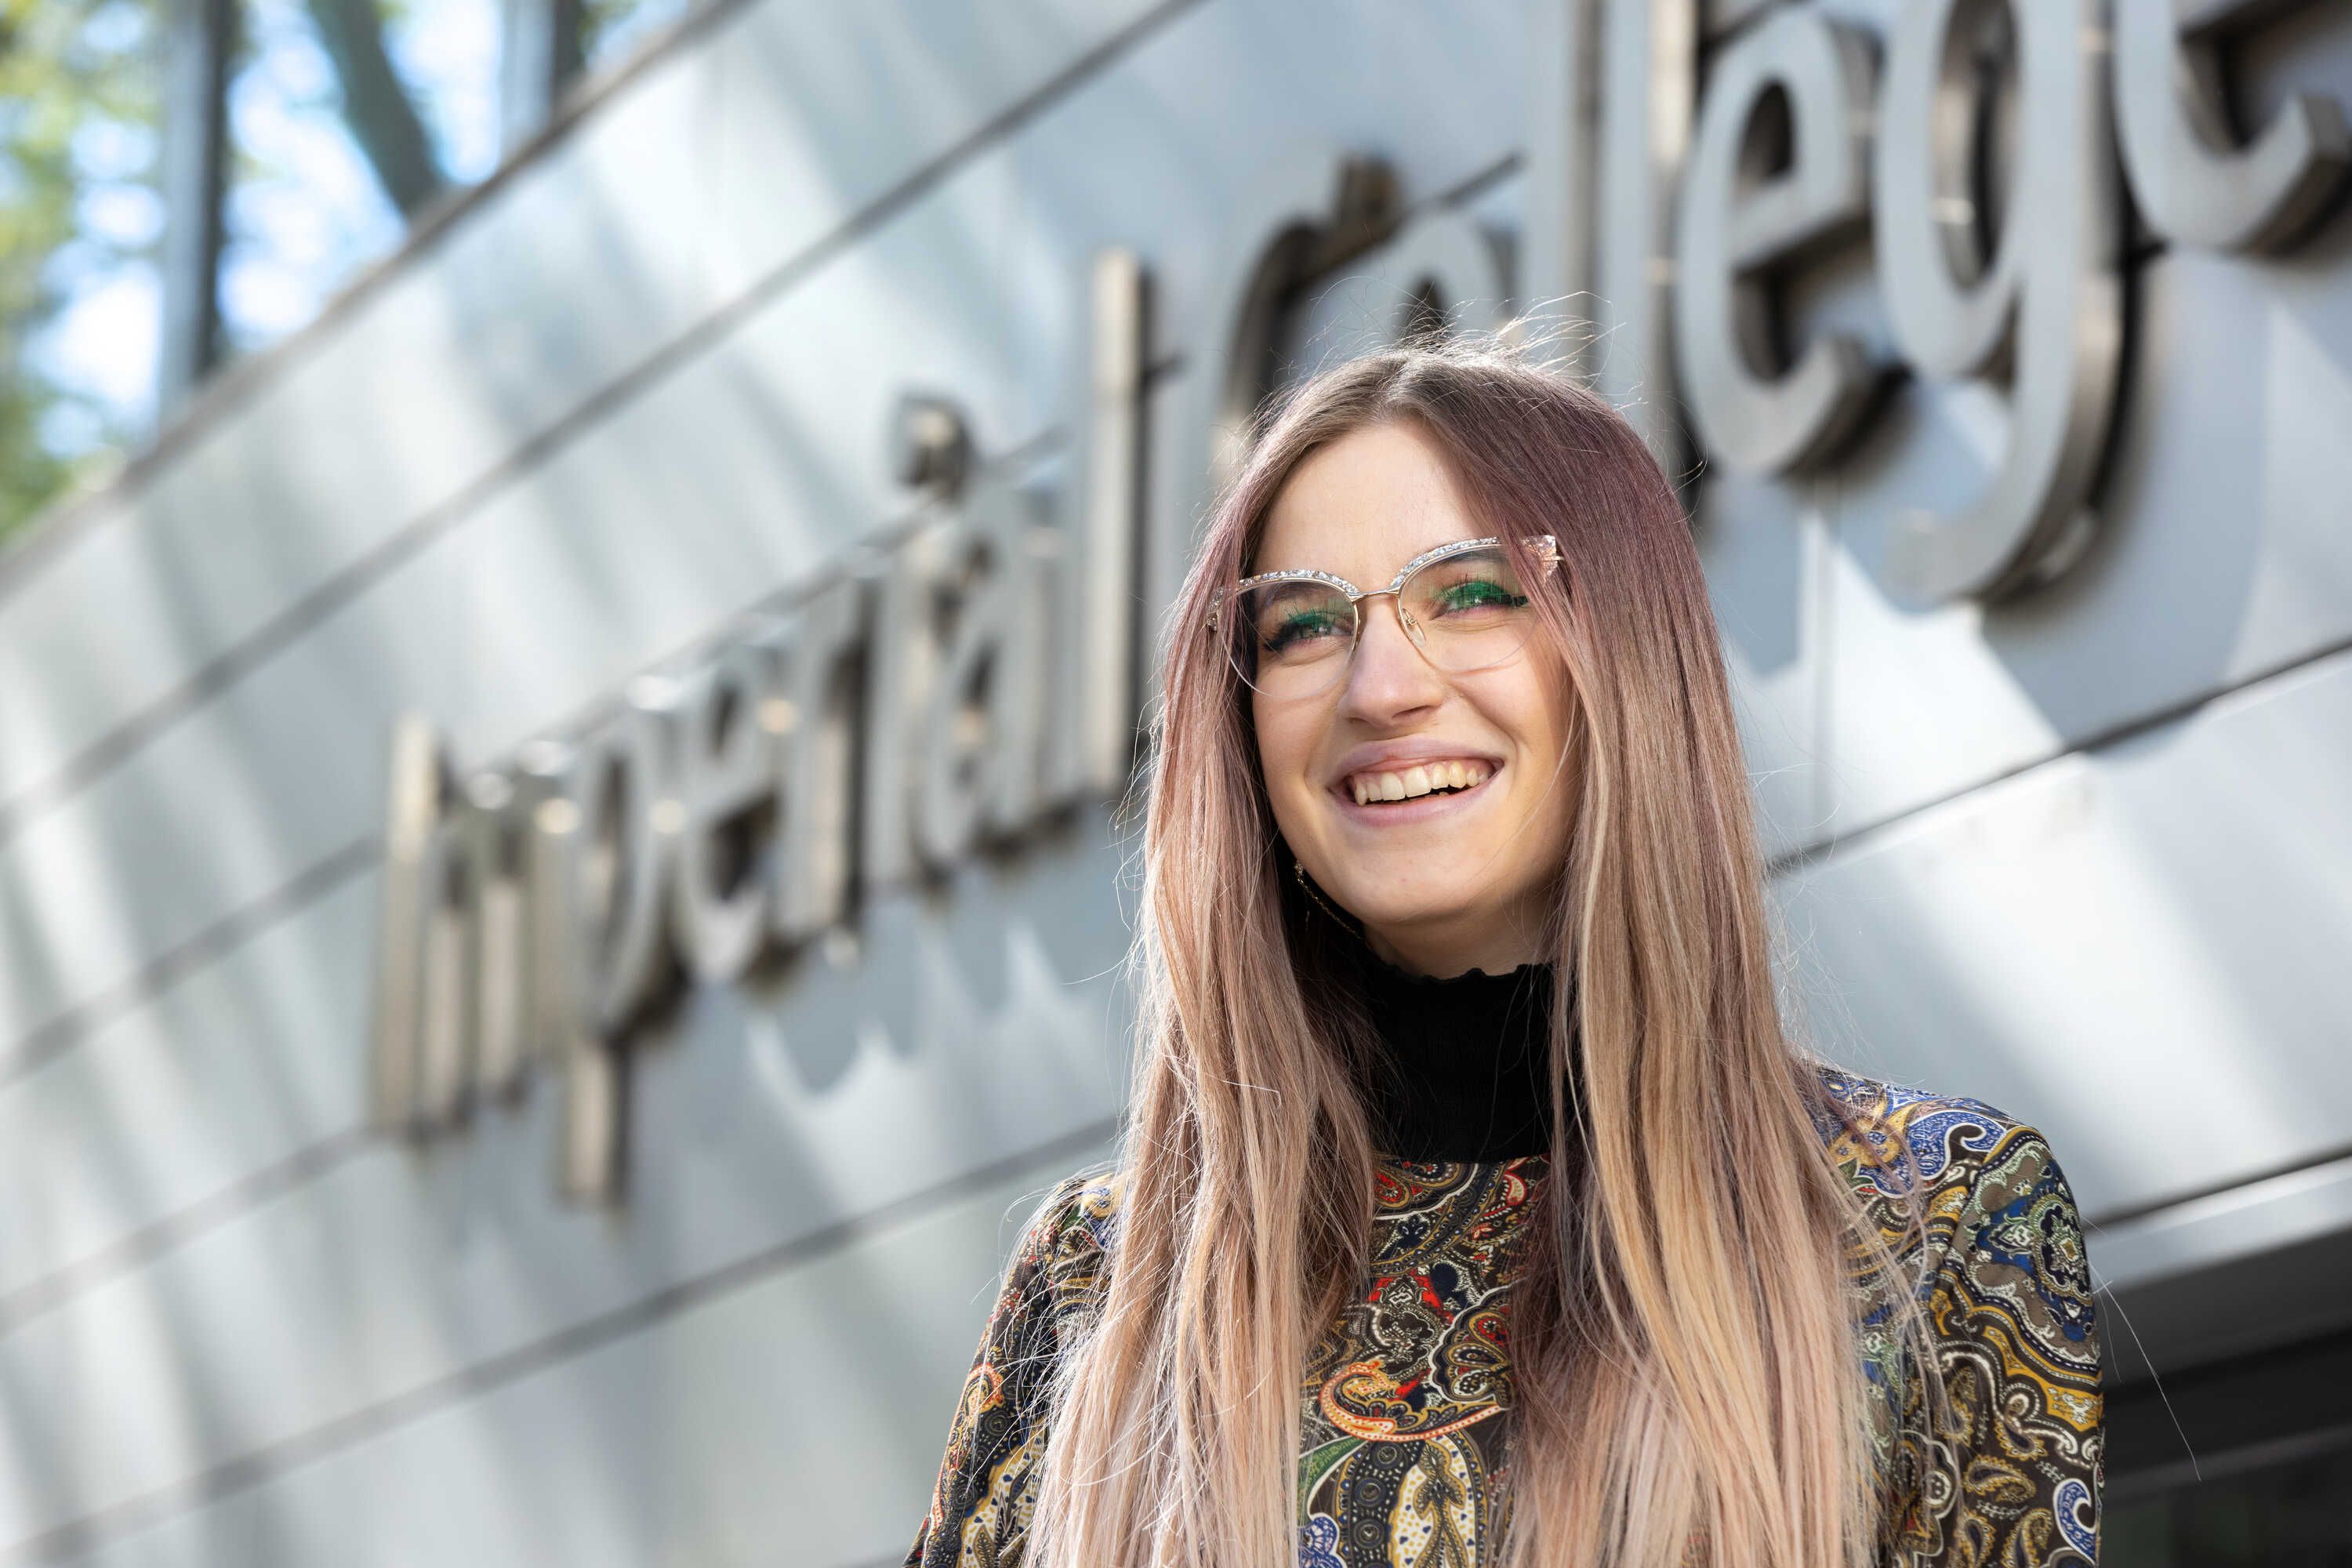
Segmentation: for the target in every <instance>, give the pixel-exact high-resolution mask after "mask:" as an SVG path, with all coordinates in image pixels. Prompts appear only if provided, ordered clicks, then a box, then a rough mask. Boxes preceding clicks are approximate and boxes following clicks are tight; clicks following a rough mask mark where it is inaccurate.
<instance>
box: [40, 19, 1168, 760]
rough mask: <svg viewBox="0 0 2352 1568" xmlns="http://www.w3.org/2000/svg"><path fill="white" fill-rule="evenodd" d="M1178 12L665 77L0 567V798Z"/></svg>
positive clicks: (850, 28) (648, 83)
mask: <svg viewBox="0 0 2352 1568" xmlns="http://www.w3.org/2000/svg"><path fill="white" fill-rule="evenodd" d="M1170 9H1174V10H1181V5H1178V6H1175V7H1172V8H1171V7H1169V6H1168V5H1165V4H1164V3H1163V4H1161V5H1157V6H1155V5H1153V4H1151V3H1150V0H1115V3H1112V4H1102V3H1100V0H1013V3H1011V4H995V5H987V6H984V7H974V6H971V5H962V4H959V3H958V0H894V3H893V4H891V5H880V6H877V5H852V6H838V5H810V4H802V3H799V0H790V3H782V0H769V3H766V4H759V5H743V6H740V8H739V9H738V10H737V12H736V13H735V14H734V15H732V16H729V17H726V18H724V19H722V21H721V22H720V23H719V25H718V26H714V27H712V28H710V29H709V30H708V31H707V32H705V33H704V34H703V35H702V36H701V37H698V38H697V39H695V40H694V41H693V43H692V46H691V47H688V48H686V49H683V50H679V51H677V52H675V53H673V54H672V55H670V56H668V57H666V58H663V59H661V60H659V61H657V62H656V63H655V65H654V66H653V68H651V69H649V70H647V71H646V72H644V73H642V74H640V75H639V76H638V77H637V78H635V79H634V80H632V81H631V82H630V84H629V86H628V89H627V90H626V91H625V92H624V93H622V94H619V95H618V96H616V97H615V98H614V100H612V101H610V102H608V103H606V104H604V105H601V106H600V107H599V108H598V109H597V110H594V111H593V112H592V113H591V114H590V115H589V116H588V117H587V118H586V119H585V120H583V121H581V122H580V123H579V125H578V126H577V127H576V128H575V129H574V130H573V131H572V132H571V133H569V134H568V135H566V136H565V137H564V138H563V139H562V142H559V143H558V144H557V145H556V146H554V147H553V148H551V150H550V151H549V154H548V155H547V156H545V157H543V158H541V159H540V160H538V161H536V162H534V163H530V164H528V165H525V166H524V167H522V168H521V169H520V170H519V171H517V172H516V174H514V175H513V176H512V177H511V178H509V180H508V181H506V182H505V184H503V186H502V187H501V189H500V190H499V192H498V193H497V195H496V197H495V199H494V200H493V201H491V202H490V203H489V204H488V205H486V206H485V207H484V208H483V209H481V210H479V211H478V212H475V213H472V214H469V215H467V216H466V217H465V218H464V219H463V220H462V221H460V222H459V223H458V224H457V225H456V226H454V227H453V228H452V229H451V230H450V231H448V232H447V233H446V234H444V235H442V236H441V237H438V238H436V240H435V242H434V243H433V245H432V246H431V247H430V249H429V251H428V253H427V254H426V255H425V256H423V257H419V258H413V259H412V260H411V261H410V262H409V263H408V264H407V265H405V266H404V267H402V268H400V269H398V270H397V271H395V272H394V273H393V274H392V275H391V276H390V277H389V278H387V279H385V280H384V282H383V284H382V285H381V286H380V287H378V288H376V289H373V291H372V292H371V293H370V295H369V296H368V299H367V300H366V303H365V306H364V307H363V308H362V309H361V310H355V311H352V312H351V313H349V314H348V315H346V316H344V317H342V318H341V319H340V320H338V321H334V322H333V323H331V325H330V326H329V327H328V329H327V330H326V331H322V332H320V333H319V334H318V335H316V336H315V337H312V338H310V339H308V340H306V341H305V342H303V343H302V344H301V345H300V346H299V349H298V350H297V351H296V352H295V353H292V354H290V355H289V356H287V360H286V363H283V364H281V365H278V366H276V367H273V369H272V370H271V372H270V374H268V377H267V378H266V379H265V381H264V383H263V384H261V385H259V386H258V387H257V388H255V389H254V391H253V392H252V393H251V394H250V395H248V396H247V397H244V398H242V399H241V400H240V402H239V405H238V406H237V407H236V409H234V410H232V411H227V412H226V415H225V416H224V417H221V418H220V419H218V420H216V421H215V422H214V423H213V424H212V425H211V426H209V427H208V428H207V429H206V431H205V434H204V435H203V436H202V437H200V438H199V439H198V440H197V441H196V442H195V443H194V445H193V446H192V447H189V448H186V449H184V450H183V451H182V452H181V453H180V454H178V456H177V457H176V458H175V460H174V461H173V463H172V464H171V465H170V466H169V468H166V469H165V470H164V471H163V472H162V473H161V474H159V475H157V476H156V479H155V481H154V482H152V483H151V484H145V485H142V486H141V487H138V488H137V489H134V490H133V491H131V492H130V493H128V494H122V495H117V496H114V497H110V498H109V499H108V500H105V501H104V502H102V503H101V507H100V510H103V511H104V512H106V513H108V514H109V515H108V516H106V517H104V518H92V519H90V520H89V521H88V522H86V523H83V524H81V525H79V526H78V527H77V528H76V530H75V531H74V535H73V539H72V542H71V543H70V545H69V546H68V548H66V549H64V550H62V551H60V552H56V553H55V554H54V555H51V556H49V557H47V558H46V559H44V560H43V562H42V563H41V564H40V566H39V567H38V568H37V570H35V571H32V572H28V573H25V574H22V576H21V580H20V578H19V576H18V574H15V573H13V572H12V571H9V570H7V569H0V689H6V690H9V691H12V692H23V693H27V694H32V693H37V694H39V695H38V698H37V700H34V699H32V698H31V697H30V696H29V695H28V697H27V698H26V700H18V701H14V702H10V703H6V704H0V802H6V801H11V800H14V799H16V797H17V796H18V795H19V794H20V792H22V791H24V790H25V789H26V788H27V787H28V786H31V785H34V784H37V783H38V782H39V781H41V780H43V779H45V778H47V777H49V776H50V775H52V774H53V773H55V772H56V771H57V770H58V768H59V767H61V766H63V765H65V764H67V763H68V762H69V761H70V760H71V759H72V758H74V757H75V756H76V755H77V754H78V753H79V752H81V751H83V749H84V748H86V747H88V746H89V745H90V744H91V743H92V742H96V741H99V740H100V739H101V738H103V737H104V736H105V735H106V734H107V733H108V732H109V731H112V730H113V729H115V728H116V727H117V726H119V725H121V724H122V723H124V722H126V721H131V720H132V719H133V718H134V717H135V716H136V715H138V714H139V713H141V712H142V710H146V709H148V708H149V707H150V706H151V705H152V704H154V703H156V702H157V701H159V700H163V699H166V698H167V697H168V696H169V694H170V693H171V692H172V691H173V689H175V688H176V687H178V686H180V685H181V684H182V683H184V682H185V681H187V680H188V679H191V678H192V677H194V676H195V675H197V674H198V673H199V672H201V671H202V670H204V669H205V668H206V666H207V665H208V664H209V663H210V662H211V661H213V660H215V659H217V658H221V657H222V656H224V655H225V654H227V653H229V652H231V651H232V650H234V649H235V648H236V647H237V645H238V644H239V643H240V642H241V641H243V640H244V639H246V638H248V637H252V636H254V635H255V634H256V633H257V632H258V631H260V630H262V629H264V628H266V627H268V626H269V625H270V624H271V623H272V621H273V620H274V619H275V618H276V617H278V616H283V615H284V614H285V613H286V612H287V611H288V610H289V607H291V606H293V605H297V604H299V602H300V600H301V599H302V598H303V596H304V595H308V594H311V593H314V592H317V591H319V590H320V588H321V587H322V586H323V585H325V584H330V583H331V582H333V581H334V580H335V579H336V578H337V577H338V575H339V574H342V573H345V572H348V571H349V570H351V569H352V567H353V566H354V565H355V564H356V563H360V562H362V560H364V559H365V557H366V556H367V555H368V554H369V552H372V551H375V550H379V549H382V548H384V547H385V546H386V544H387V542H389V541H390V540H391V539H392V538H393V536H394V535H395V534H396V533H397V532H398V531H400V530H402V529H404V528H408V527H414V526H415V525H416V524H417V523H418V522H419V521H420V520H423V519H427V518H430V517H431V516H433V515H435V513H436V510H437V509H443V508H448V507H451V506H455V507H457V508H458V509H459V510H471V509H472V508H474V507H475V506H477V505H478V490H479V488H480V487H481V486H482V485H483V484H485V483H487V482H494V481H495V476H496V475H498V474H499V472H501V471H503V470H504V469H505V468H508V467H509V466H510V465H511V464H512V463H513V462H514V461H515V459H516V457H517V454H518V451H519V450H520V449H525V448H527V447H528V445H529V444H530V443H531V442H533V441H535V440H541V439H545V438H547V437H548V436H549V435H550V434H551V432H556V431H560V430H562V428H564V427H565V426H567V424H568V423H570V422H573V421H576V420H577V419H578V418H580V417H581V416H582V411H583V408H587V407H593V401H592V400H593V398H594V397H595V396H596V395H598V394H599V393H600V392H602V391H604V389H606V388H608V387H610V386H611V385H612V384H614V383H615V382H616V381H619V380H622V379H624V378H625V377H627V376H629V375H631V374H639V373H641V371H642V368H643V367H644V366H646V364H647V363H649V361H651V360H652V359H653V358H654V357H655V356H656V355H659V354H662V353H667V352H674V351H672V350H671V349H670V345H672V344H675V343H677V342H679V341H680V340H681V339H682V338H685V337H687V336H688V335H690V334H692V333H694V332H696V331H707V323H709V321H711V319H712V315H713V312H714V311H717V310H723V309H740V305H741V303H742V302H743V301H744V300H746V299H747V298H748V297H749V296H750V295H751V292H752V291H753V290H754V289H756V288H758V287H763V286H772V280H773V279H776V278H777V277H779V276H780V275H782V276H785V277H789V276H791V275H792V270H793V269H797V270H800V271H805V270H807V269H808V268H810V267H812V266H813V265H815V264H817V263H818V262H819V261H820V260H821V258H822V257H823V256H824V254H825V253H826V251H827V250H828V248H830V247H838V246H840V245H842V244H843V243H845V242H846V243H852V244H854V243H855V237H856V235H857V234H858V233H859V232H861V230H862V229H863V228H864V227H865V226H869V225H870V224H871V223H872V222H873V221H874V218H873V214H874V211H875V208H876V204H877V202H882V201H884V200H886V199H887V198H888V197H890V196H891V195H893V193H895V192H897V191H898V190H901V189H903V188H904V187H905V186H906V185H907V184H908V182H909V181H910V180H914V179H917V178H919V177H922V176H924V175H926V174H928V173H929V171H930V170H931V169H932V166H933V165H934V164H935V163H937V162H938V161H940V160H941V159H943V158H950V157H952V156H956V155H967V156H968V155H969V153H971V151H973V150H975V149H977V148H979V147H982V146H985V145H987V144H989V138H988V137H987V136H986V134H985V132H987V130H988V128H989V127H990V126H991V124H992V122H993V121H996V120H997V119H998V118H999V117H1000V116H1002V115H1003V113H1005V111H1006V110H1008V109H1011V108H1012V107H1013V106H1015V105H1017V104H1018V103H1020V102H1021V101H1022V100H1024V99H1025V98H1027V97H1029V96H1030V95H1032V94H1034V93H1036V92H1038V91H1040V90H1041V89H1045V88H1047V87H1049V86H1050V85H1052V84H1053V83H1054V82H1055V80H1056V79H1057V77H1059V76H1060V75H1061V74H1062V73H1064V72H1066V71H1068V70H1069V69H1070V68H1072V67H1073V66H1074V65H1076V63H1077V62H1078V61H1080V60H1082V59H1083V58H1086V57H1087V54H1088V52H1089V51H1090V50H1093V49H1095V48H1097V47H1100V46H1101V45H1103V44H1104V43H1105V42H1106V41H1107V40H1109V39H1111V38H1113V37H1117V36H1118V35H1119V34H1120V33H1121V32H1122V30H1124V29H1126V28H1129V27H1131V26H1134V25H1136V24H1137V23H1138V22H1139V21H1140V20H1143V19H1146V18H1149V17H1150V16H1151V15H1153V13H1154V12H1155V11H1165V10H1170ZM257 498H258V499H259V500H260V503H261V504H258V505H257V504H256V501H257ZM35 582H37V584H39V587H38V591H37V592H24V591H21V590H22V589H23V588H24V587H25V586H26V585H28V584H32V583H35ZM99 626H104V627H106V628H107V629H106V632H105V636H104V639H103V647H104V650H105V657H104V658H95V657H93V654H94V652H95V647H96V645H94V644H93V641H92V639H93V637H94V635H95V628H96V627H99Z"/></svg>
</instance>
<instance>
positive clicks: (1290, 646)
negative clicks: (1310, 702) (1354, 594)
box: [1225, 579, 1356, 697]
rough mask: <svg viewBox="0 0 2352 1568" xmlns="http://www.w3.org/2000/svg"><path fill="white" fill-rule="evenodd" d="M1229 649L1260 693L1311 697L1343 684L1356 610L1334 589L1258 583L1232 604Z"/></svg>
mask: <svg viewBox="0 0 2352 1568" xmlns="http://www.w3.org/2000/svg"><path fill="white" fill-rule="evenodd" d="M1225 619H1226V621H1227V624H1228V626H1229V628H1230V629H1229V633H1228V636H1227V638H1226V643H1225V647H1226V653H1227V656H1228V657H1229V658H1232V660H1233V661H1234V670H1235V671H1236V672H1238V673H1239V674H1240V676H1241V678H1242V679H1244V680H1245V681H1247V682H1248V683H1249V684H1250V686H1251V687H1253V688H1254V689H1257V690H1259V691H1263V692H1266V693H1268V694H1269V695H1274V696H1284V697H1290V696H1305V695H1307V694H1309V693H1312V692H1316V691H1319V690H1321V689H1323V688H1325V687H1326V686H1328V685H1330V684H1332V683H1333V682H1335V681H1337V680H1338V679H1339V672H1340V671H1341V670H1343V669H1345V668H1348V653H1349V649H1351V648H1353V647H1355V646H1356V606H1355V605H1352V604H1350V603H1349V601H1348V595H1345V594H1343V593H1341V592H1340V591H1339V589H1337V588H1334V587H1332V586H1331V585H1330V584H1328V583H1318V582H1315V581H1313V580H1312V579H1290V580H1286V581H1281V582H1275V583H1255V584H1251V585H1250V586H1248V587H1246V588H1242V589H1239V590H1237V591H1236V592H1235V593H1234V595H1232V596H1231V598H1230V599H1229V601H1228V614H1227V616H1226V617H1225Z"/></svg>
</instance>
